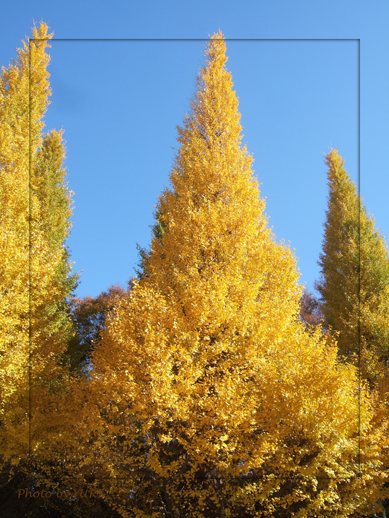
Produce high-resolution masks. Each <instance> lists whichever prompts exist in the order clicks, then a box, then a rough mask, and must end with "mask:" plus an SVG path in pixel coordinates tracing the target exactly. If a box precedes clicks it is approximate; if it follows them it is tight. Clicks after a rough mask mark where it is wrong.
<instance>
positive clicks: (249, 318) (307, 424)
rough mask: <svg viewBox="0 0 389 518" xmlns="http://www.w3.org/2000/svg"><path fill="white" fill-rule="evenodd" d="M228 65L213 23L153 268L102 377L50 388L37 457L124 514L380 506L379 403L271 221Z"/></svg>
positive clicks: (98, 370)
mask: <svg viewBox="0 0 389 518" xmlns="http://www.w3.org/2000/svg"><path fill="white" fill-rule="evenodd" d="M226 61H227V57H226V45H225V41H224V38H223V36H222V34H221V33H218V34H215V35H214V36H213V37H212V38H211V39H210V40H209V42H208V44H207V47H206V51H205V65H204V67H203V68H202V69H201V70H200V73H199V76H198V80H197V92H196V94H195V96H194V98H193V100H192V102H191V111H190V114H189V115H188V116H186V118H185V119H184V123H183V126H182V127H179V128H178V141H179V143H180V148H179V150H178V153H177V156H176V159H175V162H174V165H173V169H172V173H171V175H170V180H171V186H172V187H171V188H170V189H168V188H166V189H165V190H164V192H163V193H162V195H161V196H160V197H159V201H158V205H157V210H156V219H157V224H156V226H155V227H154V231H153V236H152V242H151V247H150V250H149V252H145V253H144V257H143V262H142V269H143V271H142V274H143V275H141V276H140V279H139V280H138V281H137V282H135V283H134V284H133V287H132V289H131V290H130V291H129V292H128V293H127V294H125V295H123V296H122V297H120V299H118V300H117V303H116V304H115V306H114V307H113V310H112V311H111V312H110V314H109V315H108V317H107V320H106V322H105V329H104V330H102V332H101V333H100V341H99V343H98V345H97V347H96V348H95V351H94V352H93V354H92V358H91V361H92V365H93V369H92V370H91V372H90V373H89V378H88V380H86V379H84V378H82V377H81V378H80V377H76V376H73V377H71V376H70V375H69V376H68V377H67V378H66V380H65V382H64V385H63V390H62V392H61V393H59V394H55V395H51V396H50V394H48V393H45V394H44V397H43V396H42V398H41V401H42V407H41V408H40V409H37V412H41V416H42V418H44V419H45V422H50V433H48V434H47V435H46V437H45V435H44V433H43V432H44V426H43V427H42V430H40V431H41V443H40V447H38V446H37V450H36V456H37V459H38V460H37V462H38V463H39V469H40V471H41V474H42V477H43V478H44V480H45V482H46V483H50V480H51V478H50V477H51V476H52V474H53V473H55V476H56V477H59V478H60V479H61V483H62V484H63V486H64V487H65V488H66V487H68V488H69V489H70V488H71V489H72V490H81V489H82V488H84V489H85V487H86V486H87V485H88V484H93V492H94V494H96V495H98V498H101V499H102V500H104V502H106V503H108V504H109V505H110V506H111V507H112V508H113V509H115V510H116V511H117V512H118V513H119V514H120V515H121V516H136V517H139V518H140V517H142V518H143V517H146V516H153V517H154V516H155V517H157V516H158V517H159V516H166V517H167V516H183V517H184V516H185V517H189V516H190V517H193V518H195V517H219V516H231V517H242V516H245V517H250V516H253V517H254V516H277V517H278V516H297V517H303V516H339V517H341V516H351V515H352V514H353V513H356V512H360V513H363V512H367V511H366V509H367V508H368V506H369V505H370V504H371V503H372V502H373V503H374V502H375V501H377V500H378V498H379V496H380V486H381V485H382V480H381V478H382V477H381V475H380V470H382V464H383V457H382V448H383V444H384V441H383V429H382V428H381V427H380V426H377V423H376V421H374V419H375V415H376V414H375V407H374V404H373V403H374V398H372V397H370V393H369V391H368V389H367V388H366V387H363V386H362V387H360V384H359V380H358V373H357V370H356V368H355V367H354V366H352V365H350V364H344V363H341V362H340V361H339V359H338V347H337V343H336V342H335V340H334V338H333V337H332V336H331V334H330V333H329V332H327V333H326V332H323V330H322V329H321V327H320V326H317V327H316V328H315V329H310V330H307V329H306V326H305V325H304V324H303V323H302V322H301V321H300V320H299V319H298V313H299V302H300V299H301V294H302V287H301V286H300V285H299V284H298V278H299V274H298V271H297V267H296V259H295V257H294V256H293V253H292V252H291V250H290V249H289V248H288V247H286V246H285V245H281V244H278V243H277V242H276V239H275V236H274V235H273V234H272V232H271V230H270V229H269V227H268V222H267V220H266V217H265V215H264V209H265V202H264V200H263V199H261V198H260V197H259V189H258V183H257V181H256V179H255V178H254V177H253V172H252V169H251V164H252V161H253V159H252V157H251V156H250V155H249V154H248V151H247V149H246V148H245V147H244V146H242V144H241V140H242V135H241V126H240V114H239V111H238V100H237V97H236V95H235V92H234V90H233V84H232V80H231V74H230V73H229V72H228V71H227V70H226V66H225V64H226ZM59 434H61V435H60V437H59ZM76 475H77V477H76ZM361 475H362V476H361ZM91 512H92V511H91Z"/></svg>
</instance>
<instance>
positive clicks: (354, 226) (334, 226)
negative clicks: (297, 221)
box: [316, 150, 389, 381]
mask: <svg viewBox="0 0 389 518" xmlns="http://www.w3.org/2000/svg"><path fill="white" fill-rule="evenodd" d="M326 163H327V165H328V186H329V198H328V210H327V213H326V214H327V219H326V222H325V232H324V240H323V252H322V254H321V255H320V261H319V265H320V266H321V280H320V282H319V283H317V285H316V287H317V289H318V291H319V292H320V294H321V302H322V305H321V308H322V312H323V314H324V317H325V325H326V326H327V328H330V327H331V328H332V329H333V330H335V331H337V332H339V339H338V340H339V341H338V345H339V351H340V353H341V354H342V355H344V356H346V357H348V356H349V355H350V354H353V353H354V354H359V351H360V350H361V354H362V356H363V357H364V358H365V361H364V362H362V368H363V375H364V377H365V378H368V379H370V381H372V379H373V378H374V377H375V376H376V375H377V373H376V372H374V371H375V369H376V367H377V361H379V360H383V359H384V358H385V359H387V358H388V357H389V312H388V309H389V307H388V305H389V258H388V249H387V246H386V243H385V241H384V239H383V237H382V236H381V235H380V233H379V231H378V230H376V229H375V224H374V220H373V218H372V217H371V216H369V214H368V212H367V209H366V207H365V206H364V205H363V203H362V201H361V200H360V198H359V196H358V194H357V191H356V187H355V185H354V183H353V182H352V180H351V178H350V176H349V175H348V173H347V171H346V169H345V167H344V160H342V157H341V156H340V155H339V153H338V151H337V150H331V151H330V152H329V153H328V155H327V156H326Z"/></svg>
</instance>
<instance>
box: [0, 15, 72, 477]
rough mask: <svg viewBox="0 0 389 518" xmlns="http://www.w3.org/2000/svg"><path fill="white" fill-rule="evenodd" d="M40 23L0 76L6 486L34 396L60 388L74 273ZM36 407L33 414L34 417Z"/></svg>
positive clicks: (26, 456)
mask: <svg viewBox="0 0 389 518" xmlns="http://www.w3.org/2000/svg"><path fill="white" fill-rule="evenodd" d="M47 30H48V27H47V25H45V24H44V23H41V25H40V27H39V28H38V29H37V28H35V27H34V28H33V30H32V35H33V40H31V41H30V42H29V44H27V43H24V42H23V48H21V49H18V59H17V60H16V61H15V60H14V61H13V62H12V64H10V65H9V66H8V68H5V67H3V68H2V74H1V76H0V207H1V209H0V256H1V260H0V465H1V481H2V483H3V482H4V484H5V485H7V484H10V483H11V482H12V481H13V480H14V478H13V477H14V476H16V475H17V474H18V473H19V474H20V473H21V471H20V470H21V469H22V468H23V466H25V467H26V473H28V472H29V470H30V471H32V470H33V465H34V458H35V456H36V455H37V452H38V446H39V438H38V437H37V436H36V433H35V431H36V426H35V423H36V422H37V421H39V419H41V418H42V416H41V409H40V397H41V395H42V394H44V393H45V392H47V391H51V392H52V391H55V390H56V389H57V388H59V387H60V385H59V383H60V382H61V379H62V380H63V379H64V377H66V369H64V368H63V367H62V366H61V364H60V363H61V362H60V360H61V359H62V356H61V355H63V353H64V351H65V350H66V341H67V340H68V339H70V337H71V335H72V333H73V330H72V326H71V324H70V323H69V319H68V318H67V312H66V308H65V307H64V305H63V304H64V299H65V298H66V297H67V296H69V294H70V293H71V291H72V289H73V287H74V284H75V277H74V276H72V275H70V269H71V266H70V264H69V263H68V256H67V254H66V251H65V249H64V243H63V240H64V239H65V238H66V237H67V235H68V230H69V223H68V221H67V218H68V217H69V216H70V213H71V211H70V196H71V193H69V192H68V191H67V189H66V188H65V186H59V185H58V183H61V182H62V181H63V178H64V170H63V169H62V160H63V158H64V150H63V142H62V137H61V134H60V133H57V132H52V133H51V134H49V135H47V136H46V137H44V136H43V132H42V130H43V127H44V123H43V120H42V119H43V116H44V114H45V112H46V109H47V106H48V104H49V96H50V95H51V92H50V86H49V81H48V78H49V73H48V71H47V66H48V63H49V56H48V54H47V53H46V49H47V48H48V47H50V45H49V44H48V40H49V39H50V38H51V37H52V34H48V32H47ZM37 416H39V417H38V419H37Z"/></svg>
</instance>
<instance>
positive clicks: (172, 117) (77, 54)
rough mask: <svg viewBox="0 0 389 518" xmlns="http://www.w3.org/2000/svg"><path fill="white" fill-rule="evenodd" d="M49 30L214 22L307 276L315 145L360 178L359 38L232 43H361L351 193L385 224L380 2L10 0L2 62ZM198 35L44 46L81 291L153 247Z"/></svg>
mask: <svg viewBox="0 0 389 518" xmlns="http://www.w3.org/2000/svg"><path fill="white" fill-rule="evenodd" d="M40 20H43V21H45V22H46V23H47V24H48V25H49V27H50V29H51V30H52V31H54V38H69V39H71V38H162V39H163V38H203V39H206V38H207V37H208V36H209V35H212V34H213V33H214V32H216V31H218V30H219V29H221V30H222V31H223V33H224V35H225V37H226V39H227V55H228V56H229V60H228V62H227V68H228V69H229V70H230V71H231V73H232V78H233V81H234V85H235V89H236V92H237V95H238V97H239V100H240V112H241V114H242V125H243V133H244V139H243V142H245V143H246V144H247V147H248V150H249V151H250V152H251V153H252V154H253V155H254V159H255V162H254V169H255V174H256V175H257V176H258V179H259V182H260V183H261V184H262V185H261V196H265V197H266V198H267V209H266V212H267V214H268V216H269V217H270V224H271V226H273V230H274V232H275V234H276V237H277V239H278V240H281V239H284V240H285V241H286V242H289V241H290V243H291V246H292V248H294V249H295V254H296V256H297V257H298V264H299V267H300V271H301V274H302V277H301V281H302V282H303V283H305V284H306V285H307V287H308V288H309V289H312V288H313V282H314V280H315V279H317V278H318V275H319V268H318V266H317V260H318V255H319V253H320V250H321V242H322V235H323V222H324V219H325V210H326V203H327V202H326V197H327V186H326V168H325V164H324V160H323V158H324V153H326V152H328V150H329V149H330V148H331V147H337V148H338V149H339V153H340V154H341V155H342V156H343V158H344V159H345V160H346V168H347V170H348V171H349V173H350V175H351V177H352V178H353V179H354V180H355V181H356V180H357V177H358V43H357V42H355V41H244V42H243V41H240V42H235V41H228V40H229V39H234V38H247V39H249V38H262V39H275V40H277V39H298V40H301V39H318V38H322V39H328V40H330V39H360V41H361V44H360V45H361V46H360V55H361V82H360V89H361V90H360V93H361V114H360V115H361V128H360V129H361V133H360V134H361V146H360V153H361V191H362V196H363V197H364V199H365V202H366V203H367V205H368V208H369V210H370V212H371V213H373V214H374V216H375V218H376V221H377V226H378V227H379V229H380V230H381V231H382V232H385V231H386V234H387V235H389V212H388V209H387V207H388V198H389V197H388V192H389V176H388V172H389V153H388V150H387V147H388V121H389V59H388V56H389V52H388V51H389V32H388V30H387V28H388V21H389V2H387V1H384V0H381V1H373V2H356V1H355V0H352V1H345V0H335V1H334V0H326V1H324V0H322V1H316V2H312V1H311V0H310V1H300V0H293V2H291V1H287V0H283V1H280V0H273V1H270V0H267V1H264V0H255V1H254V0H253V1H251V0H250V1H243V2H236V1H235V0H234V1H225V0H223V1H222V0H196V1H193V0H189V1H188V0H187V1H185V2H182V1H170V0H164V1H163V2H161V1H157V0H153V1H151V0H142V1H123V0H121V1H115V0H112V1H111V2H107V1H102V0H93V2H92V1H91V0H86V1H85V0H84V1H83V2H79V1H75V0H67V1H66V2H65V1H58V0H56V1H53V0H50V1H46V0H45V1H33V2H31V1H27V0H24V1H21V0H14V1H13V2H4V3H3V5H2V8H1V21H2V24H1V25H2V31H1V33H0V64H1V65H5V66H6V65H8V64H9V62H10V60H11V59H12V58H15V57H16V48H17V47H19V46H20V45H21V40H22V39H25V37H26V36H30V35H31V26H32V24H33V22H34V21H35V22H36V23H37V24H38V23H39V21H40ZM204 47H205V41H169V42H168V41H147V42H146V41H143V42H130V41H122V42H119V41H117V42H81V41H67V42H64V41H58V42H56V41H54V42H52V48H51V49H50V54H51V56H52V60H51V64H50V67H49V71H50V73H51V78H50V79H51V84H52V91H53V95H52V98H51V102H52V103H51V105H50V106H49V109H48V112H47V116H46V119H45V121H46V129H47V130H49V129H51V128H55V129H60V128H63V129H64V130H65V139H66V141H67V160H66V167H67V171H68V177H67V180H68V182H69V187H70V188H71V190H73V191H74V192H75V195H74V202H75V209H74V214H73V227H72V233H71V236H70V237H69V239H68V242H67V244H68V245H69V247H70V249H71V254H72V260H73V261H75V265H74V269H75V270H76V271H81V270H83V273H82V275H81V283H80V286H79V287H78V289H77V292H76V293H77V295H78V296H86V295H91V296H96V295H98V294H99V293H100V292H101V291H103V290H106V289H107V288H108V286H110V285H111V284H116V283H121V284H122V285H123V286H125V284H126V281H127V280H128V279H129V278H130V277H131V276H134V275H135V272H134V271H133V268H134V267H136V264H137V262H138V257H137V251H136V242H138V243H139V244H140V245H141V246H143V247H144V246H148V245H149V243H150V231H151V229H150V228H149V225H152V224H153V210H154V209H153V205H155V203H156V201H157V196H158V195H159V194H160V193H161V191H162V190H163V186H164V185H169V178H168V177H169V173H170V170H171V166H172V161H173V157H174V154H175V151H174V150H173V149H172V148H174V147H177V143H176V136H177V132H176V125H180V124H181V123H182V120H183V117H184V115H185V113H187V112H188V109H189V100H190V98H191V97H192V95H193V93H194V91H195V79H196V76H197V73H198V70H199V68H200V66H201V63H202V59H203V54H202V53H203V49H204Z"/></svg>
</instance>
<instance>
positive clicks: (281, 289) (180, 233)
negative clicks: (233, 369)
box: [146, 33, 300, 331]
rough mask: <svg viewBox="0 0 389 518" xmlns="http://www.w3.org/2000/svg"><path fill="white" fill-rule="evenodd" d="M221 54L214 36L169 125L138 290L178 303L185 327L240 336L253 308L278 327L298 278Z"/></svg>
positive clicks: (293, 307)
mask: <svg viewBox="0 0 389 518" xmlns="http://www.w3.org/2000/svg"><path fill="white" fill-rule="evenodd" d="M225 51H226V46H225V42H224V40H223V37H222V34H221V33H217V34H215V35H214V36H213V37H212V38H211V39H210V41H209V43H208V45H207V48H206V51H205V57H206V63H205V66H204V67H203V68H202V69H201V71H200V73H199V76H198V78H197V92H196V94H195V96H194V98H193V100H192V101H191V112H190V115H189V116H186V117H185V120H184V125H183V127H182V128H181V127H178V133H179V136H178V142H179V143H180V144H181V146H180V148H179V150H178V154H177V157H176V161H175V164H174V167H173V171H172V174H171V175H170V180H171V184H172V187H173V188H172V189H171V190H169V189H165V191H164V192H163V194H162V196H161V197H160V199H159V204H158V206H157V211H156V214H157V223H158V225H157V226H156V227H155V230H154V236H153V240H152V244H151V251H150V254H149V257H148V259H147V266H146V273H147V276H148V281H147V284H149V285H152V286H153V287H155V288H156V289H157V290H158V291H160V292H161V293H163V294H164V295H166V296H169V297H170V298H171V301H172V302H173V300H174V301H175V302H174V303H175V304H178V305H180V306H181V308H182V311H183V312H184V314H185V315H186V321H187V322H189V323H190V327H192V328H193V327H194V328H198V326H199V324H200V322H201V323H205V322H207V321H209V320H210V319H211V320H212V322H213V323H215V322H217V323H218V324H221V323H224V324H226V326H228V327H229V328H230V329H232V328H233V327H240V329H241V331H242V329H243V328H247V327H248V326H250V325H251V326H254V325H255V326H257V324H254V322H256V323H258V322H259V321H258V318H257V317H258V311H259V307H261V308H262V309H261V312H262V314H266V313H269V311H270V312H272V317H273V318H274V320H277V323H278V327H279V329H282V328H283V326H284V325H286V322H287V321H289V320H290V317H291V315H292V314H294V313H295V312H297V300H298V297H299V294H300V288H299V287H298V286H297V279H298V276H299V274H298V273H297V271H296V263H295V259H294V258H293V256H292V254H291V252H290V250H289V249H288V248H287V247H285V246H283V245H278V244H277V243H276V241H275V239H274V236H273V235H272V233H271V231H270V229H269V228H268V226H267V220H266V217H265V215H264V212H263V211H264V208H265V202H264V200H263V199H260V198H259V190H258V182H257V180H256V179H255V178H254V177H253V173H252V170H251V164H252V162H253V158H252V157H251V156H250V155H249V154H248V152H247V149H246V147H245V146H242V144H241V140H242V134H241V129H242V128H241V125H240V113H239V111H238V99H237V97H236V94H235V92H234V90H233V83H232V80H231V74H230V73H229V72H228V71H227V70H226V67H225V63H226V61H227V57H226V55H225ZM259 301H261V304H260V305H259V304H258V302H259ZM242 311H243V313H241V316H242V322H240V323H239V324H238V322H237V320H236V319H237V315H238V314H239V313H240V312H242ZM243 322H244V323H243ZM208 323H209V322H208ZM242 326H243V327H242ZM262 331H263V330H262Z"/></svg>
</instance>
